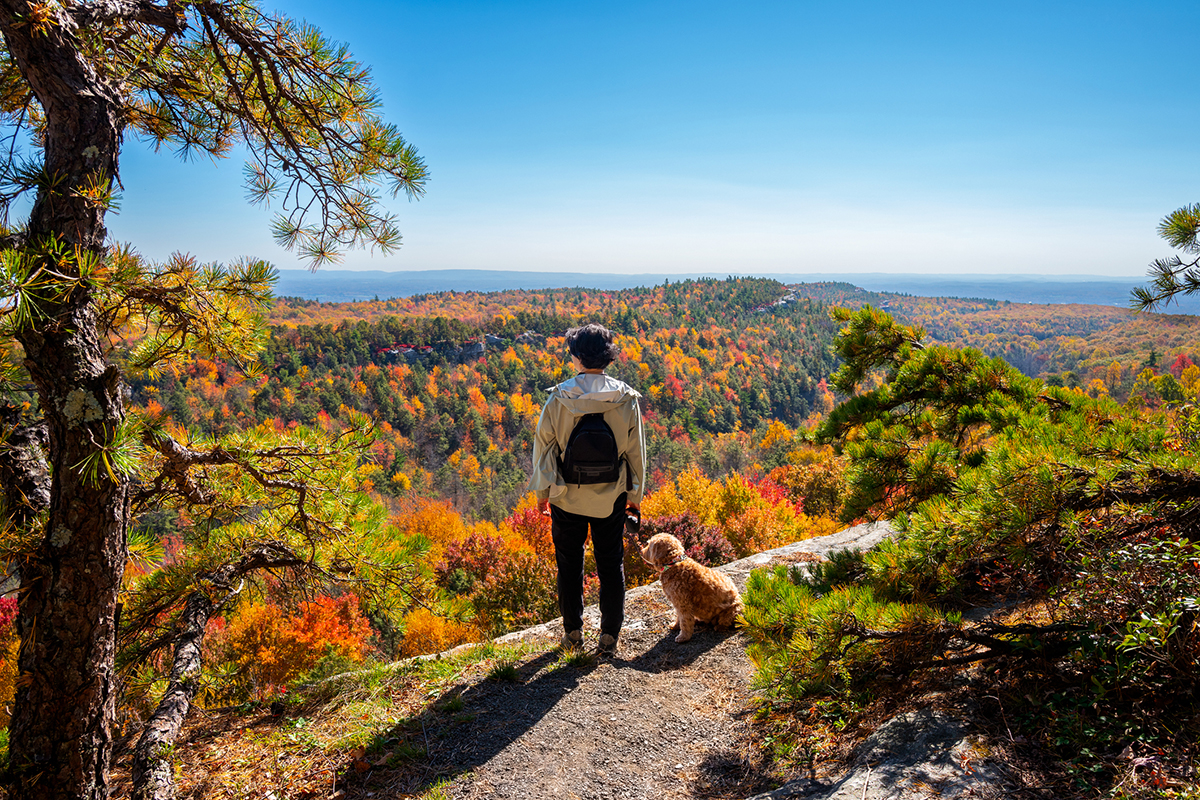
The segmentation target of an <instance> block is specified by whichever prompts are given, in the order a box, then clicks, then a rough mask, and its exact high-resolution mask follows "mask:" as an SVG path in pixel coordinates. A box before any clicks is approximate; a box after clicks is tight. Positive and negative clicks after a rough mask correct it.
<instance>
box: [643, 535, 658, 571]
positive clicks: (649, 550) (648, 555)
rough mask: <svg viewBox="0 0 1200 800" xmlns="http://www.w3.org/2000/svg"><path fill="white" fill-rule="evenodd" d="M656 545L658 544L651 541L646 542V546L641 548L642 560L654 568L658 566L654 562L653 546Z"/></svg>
mask: <svg viewBox="0 0 1200 800" xmlns="http://www.w3.org/2000/svg"><path fill="white" fill-rule="evenodd" d="M656 544H658V543H657V542H655V541H653V540H651V541H649V542H646V546H645V547H643V548H642V559H643V560H644V561H646V562H647V563H648V564H652V565H654V566H658V562H657V561H655V560H654V545H656Z"/></svg>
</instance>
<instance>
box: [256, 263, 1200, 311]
mask: <svg viewBox="0 0 1200 800" xmlns="http://www.w3.org/2000/svg"><path fill="white" fill-rule="evenodd" d="M728 277H753V278H767V279H773V280H778V281H780V282H781V283H829V282H836V283H849V284H852V285H854V286H857V287H858V288H860V289H864V290H866V291H869V292H880V293H891V294H908V295H915V296H918V297H958V298H979V299H985V300H996V301H1009V302H1013V303H1035V304H1043V305H1066V304H1071V303H1081V304H1085V305H1104V306H1116V307H1120V308H1128V307H1129V303H1130V297H1131V291H1132V290H1133V288H1134V287H1136V286H1141V285H1145V284H1147V283H1149V280H1148V279H1147V278H1146V277H1145V276H1128V277H1114V276H1110V275H1029V274H1025V273H986V274H979V275H945V274H928V273H902V272H856V273H854V272H838V273H832V272H773V273H772V272H738V271H735V270H727V271H722V272H710V271H697V272H681V273H661V272H659V273H597V272H542V271H534V270H527V271H517V270H487V269H438V270H410V271H404V272H389V271H386V270H327V271H317V272H310V271H308V270H304V269H281V270H279V281H278V283H277V284H276V286H275V291H276V294H277V295H278V296H281V297H300V298H303V299H306V300H314V301H320V302H333V303H348V302H355V301H368V300H373V299H380V300H391V299H396V298H404V297H410V296H412V295H416V294H432V293H435V292H445V291H458V292H471V291H474V292H498V291H510V290H527V291H533V290H539V289H574V288H578V289H594V290H597V291H618V290H621V289H632V288H636V287H639V286H646V287H650V286H659V285H661V284H662V283H663V282H664V281H668V280H669V281H671V282H672V283H675V282H678V281H685V280H696V279H702V278H704V279H707V278H715V279H718V280H720V279H724V278H728ZM1162 312H1163V313H1168V314H1173V313H1179V314H1200V298H1180V302H1179V303H1177V304H1173V305H1171V306H1170V307H1168V308H1165V309H1163V310H1162Z"/></svg>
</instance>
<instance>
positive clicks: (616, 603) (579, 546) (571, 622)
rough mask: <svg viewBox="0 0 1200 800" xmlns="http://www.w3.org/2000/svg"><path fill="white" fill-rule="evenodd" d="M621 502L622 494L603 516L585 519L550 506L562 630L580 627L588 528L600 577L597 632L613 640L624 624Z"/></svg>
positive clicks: (623, 549) (572, 629)
mask: <svg viewBox="0 0 1200 800" xmlns="http://www.w3.org/2000/svg"><path fill="white" fill-rule="evenodd" d="M625 499H626V495H625V494H622V495H621V496H620V497H618V498H617V502H616V503H614V504H613V510H612V513H611V514H609V515H608V516H607V517H585V516H583V515H582V514H572V513H571V512H570V511H563V510H562V509H561V508H559V507H558V506H555V505H551V506H550V534H551V536H552V537H553V539H554V558H555V560H556V561H557V562H558V608H559V610H560V611H561V612H562V616H563V627H564V628H565V629H566V630H568V631H577V630H579V629H581V628H582V627H583V548H584V543H585V542H586V541H587V534H588V527H589V526H590V527H591V529H592V554H593V555H595V557H596V573H597V575H598V577H599V578H600V633H602V634H604V633H607V634H608V635H609V636H612V637H613V638H614V639H615V638H616V637H617V634H619V633H620V632H621V623H622V622H624V621H625V538H624V530H625Z"/></svg>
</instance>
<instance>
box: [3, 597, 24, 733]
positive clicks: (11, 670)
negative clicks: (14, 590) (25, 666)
mask: <svg viewBox="0 0 1200 800" xmlns="http://www.w3.org/2000/svg"><path fill="white" fill-rule="evenodd" d="M16 619H17V599H16V598H15V597H0V728H6V727H8V719H9V713H10V710H11V709H12V704H13V699H14V698H15V697H16V694H17V654H18V653H19V652H20V650H21V638H20V637H19V636H17V628H16Z"/></svg>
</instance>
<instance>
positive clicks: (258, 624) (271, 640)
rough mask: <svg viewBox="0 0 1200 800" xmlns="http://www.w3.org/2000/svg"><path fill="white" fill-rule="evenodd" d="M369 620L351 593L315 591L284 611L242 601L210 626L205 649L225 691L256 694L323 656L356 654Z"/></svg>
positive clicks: (309, 667) (297, 674)
mask: <svg viewBox="0 0 1200 800" xmlns="http://www.w3.org/2000/svg"><path fill="white" fill-rule="evenodd" d="M370 636H371V626H370V624H369V623H368V622H367V620H366V619H365V618H364V617H363V616H362V612H361V610H360V608H359V602H358V598H357V597H355V596H354V595H343V596H341V597H336V598H335V597H319V598H317V599H316V600H314V601H312V602H305V603H301V604H300V609H299V613H298V614H297V615H296V616H289V615H288V614H287V613H286V612H285V611H284V610H283V609H281V608H279V607H278V606H275V605H271V604H268V603H253V602H251V603H245V604H243V605H242V606H240V607H239V608H238V609H237V611H236V612H235V613H234V614H233V615H231V616H230V617H229V618H228V619H227V620H225V621H224V625H223V629H222V625H221V624H220V623H217V624H215V625H213V627H212V628H211V630H210V634H209V637H210V642H209V645H210V652H212V654H213V656H214V657H215V659H216V661H217V662H223V663H224V664H226V665H228V667H230V669H225V670H222V669H220V664H219V663H217V664H215V665H214V666H215V667H216V670H217V671H218V672H225V673H226V674H227V675H228V676H229V678H230V684H231V685H230V686H229V687H227V690H226V695H227V696H229V697H231V698H233V697H237V696H249V697H256V698H261V697H264V696H266V695H267V694H269V693H270V692H272V691H273V690H275V689H278V688H282V687H284V686H286V685H288V684H289V683H291V682H292V681H294V680H296V679H297V678H298V677H300V676H301V675H303V674H304V673H307V672H309V671H310V670H312V669H313V668H314V667H315V666H316V665H317V663H318V662H319V661H321V659H323V658H325V657H327V656H340V657H342V658H344V659H347V660H349V661H350V662H353V663H357V662H359V661H361V660H362V658H363V655H364V652H365V650H366V647H367V640H368V638H369V637H370Z"/></svg>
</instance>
